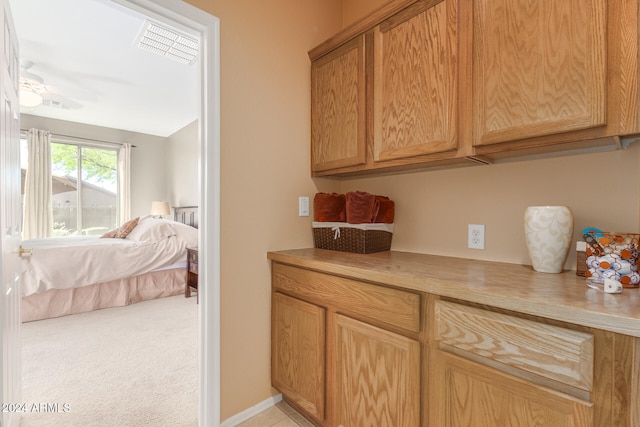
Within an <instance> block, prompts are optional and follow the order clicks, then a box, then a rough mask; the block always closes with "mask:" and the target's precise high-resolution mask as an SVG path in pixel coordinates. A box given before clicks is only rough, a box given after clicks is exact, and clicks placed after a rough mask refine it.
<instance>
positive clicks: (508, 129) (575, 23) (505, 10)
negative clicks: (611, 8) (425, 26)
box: [473, 0, 607, 145]
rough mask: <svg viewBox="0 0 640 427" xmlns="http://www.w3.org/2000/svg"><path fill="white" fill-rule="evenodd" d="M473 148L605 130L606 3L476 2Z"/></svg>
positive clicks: (550, 0) (547, 0) (590, 0)
mask: <svg viewBox="0 0 640 427" xmlns="http://www.w3.org/2000/svg"><path fill="white" fill-rule="evenodd" d="M473 12H474V13H473V55H474V57H473V78H474V79H473V81H474V91H473V101H474V106H475V112H474V118H475V121H474V125H475V126H474V145H484V144H493V143H497V142H506V141H514V140H517V139H523V138H530V137H535V136H540V135H548V134H554V133H559V132H566V131H571V130H578V129H587V128H590V127H594V126H601V125H604V124H605V123H606V104H605V103H604V100H605V99H606V76H607V70H606V40H607V31H606V25H605V24H606V0H566V1H556V0H539V1H536V2H533V3H527V4H526V6H525V5H524V4H523V3H519V2H514V1H512V0H475V2H474V11H473Z"/></svg>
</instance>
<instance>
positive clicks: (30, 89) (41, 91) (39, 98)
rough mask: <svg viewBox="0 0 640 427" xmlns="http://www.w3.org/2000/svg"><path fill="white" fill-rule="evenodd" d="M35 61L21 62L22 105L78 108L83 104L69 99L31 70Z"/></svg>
mask: <svg viewBox="0 0 640 427" xmlns="http://www.w3.org/2000/svg"><path fill="white" fill-rule="evenodd" d="M31 67H33V62H31V61H24V62H23V63H22V64H20V106H23V107H32V108H33V107H38V106H40V105H43V106H45V107H52V108H63V109H78V108H82V107H83V105H82V104H80V103H78V102H76V101H74V100H72V99H69V98H67V97H65V96H63V95H61V94H59V93H57V91H56V90H55V89H54V88H52V87H50V86H49V85H46V84H45V83H44V79H43V78H42V77H40V76H39V75H37V74H34V73H32V72H30V71H29V69H30V68H31Z"/></svg>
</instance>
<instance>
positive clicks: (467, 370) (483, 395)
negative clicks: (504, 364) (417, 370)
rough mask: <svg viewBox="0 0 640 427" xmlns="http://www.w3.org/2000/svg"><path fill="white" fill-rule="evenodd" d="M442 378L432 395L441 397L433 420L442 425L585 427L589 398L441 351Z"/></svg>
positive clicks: (589, 415)
mask: <svg viewBox="0 0 640 427" xmlns="http://www.w3.org/2000/svg"><path fill="white" fill-rule="evenodd" d="M440 360H441V362H442V363H441V366H439V368H438V369H437V372H438V374H437V375H440V376H441V383H439V386H438V387H436V388H434V389H433V390H432V393H430V396H431V397H432V398H433V399H439V400H440V405H441V406H440V407H439V408H434V409H435V411H434V412H433V414H432V418H434V417H440V419H438V420H433V424H434V425H439V426H445V427H458V426H464V427H504V426H509V427H529V426H545V427H576V426H580V427H587V426H593V407H592V405H591V404H590V403H588V402H584V401H582V400H579V399H576V398H574V397H572V396H568V395H565V394H563V393H560V392H557V391H554V390H551V389H547V388H544V387H541V386H538V385H536V384H533V383H530V382H527V381H525V380H522V379H519V378H515V377H511V376H509V375H507V374H504V373H502V372H500V371H497V370H495V369H492V368H489V367H486V366H483V365H480V364H478V363H475V362H471V361H468V360H465V359H463V358H460V357H457V356H452V355H449V354H447V353H443V352H441V359H440Z"/></svg>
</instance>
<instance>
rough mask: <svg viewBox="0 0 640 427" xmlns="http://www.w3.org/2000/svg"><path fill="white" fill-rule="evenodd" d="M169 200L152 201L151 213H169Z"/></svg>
mask: <svg viewBox="0 0 640 427" xmlns="http://www.w3.org/2000/svg"><path fill="white" fill-rule="evenodd" d="M170 213H171V212H169V202H151V215H169V214H170Z"/></svg>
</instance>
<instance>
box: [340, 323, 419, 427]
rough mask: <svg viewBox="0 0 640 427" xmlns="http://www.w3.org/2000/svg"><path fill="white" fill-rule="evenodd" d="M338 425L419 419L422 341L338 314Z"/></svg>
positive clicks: (408, 426) (408, 423) (410, 423)
mask: <svg viewBox="0 0 640 427" xmlns="http://www.w3.org/2000/svg"><path fill="white" fill-rule="evenodd" d="M335 323H336V328H335V329H336V355H335V359H336V361H335V376H336V380H335V384H334V396H335V405H334V407H335V411H336V421H335V424H336V425H339V426H340V425H342V426H370V427H377V426H403V427H414V426H415V427H417V426H419V425H420V343H419V342H418V341H416V340H413V339H410V338H406V337H404V336H402V335H398V334H396V333H393V332H389V331H386V330H384V329H381V328H377V327H375V326H371V325H368V324H366V323H363V322H359V321H357V320H353V319H350V318H349V317H346V316H341V315H336V319H335Z"/></svg>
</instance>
